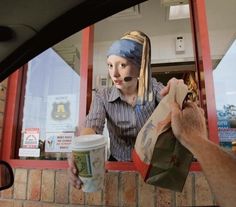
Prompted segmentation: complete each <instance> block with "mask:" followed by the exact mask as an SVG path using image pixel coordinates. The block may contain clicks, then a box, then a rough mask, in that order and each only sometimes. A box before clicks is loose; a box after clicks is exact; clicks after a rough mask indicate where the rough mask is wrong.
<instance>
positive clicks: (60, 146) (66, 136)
mask: <svg viewBox="0 0 236 207" xmlns="http://www.w3.org/2000/svg"><path fill="white" fill-rule="evenodd" d="M73 138H74V133H71V132H64V133H56V132H55V133H53V132H48V133H46V141H45V152H71V142H72V139H73Z"/></svg>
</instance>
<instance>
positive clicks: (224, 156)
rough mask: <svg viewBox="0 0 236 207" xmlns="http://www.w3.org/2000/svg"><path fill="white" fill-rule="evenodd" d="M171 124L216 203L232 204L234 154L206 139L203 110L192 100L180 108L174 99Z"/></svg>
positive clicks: (235, 168) (228, 206) (235, 186)
mask: <svg viewBox="0 0 236 207" xmlns="http://www.w3.org/2000/svg"><path fill="white" fill-rule="evenodd" d="M171 126H172V130H173V132H174V134H175V136H176V138H177V139H179V141H180V142H181V143H182V144H183V145H184V146H185V147H186V148H188V149H189V150H190V151H191V152H192V153H193V154H194V156H195V157H196V158H197V160H198V161H199V163H200V165H201V167H202V170H203V172H204V174H205V176H206V178H207V180H208V183H209V185H210V187H211V190H212V192H213V193H214V195H215V197H216V199H217V201H218V204H219V205H220V206H222V207H232V206H235V203H236V196H235V192H236V158H235V157H234V156H233V155H232V154H230V153H228V152H226V151H224V150H223V149H221V148H220V147H219V146H218V145H216V144H214V143H213V142H211V141H209V140H208V139H207V129H206V120H205V117H204V113H203V110H202V109H200V108H199V107H197V105H196V104H194V103H188V104H187V107H185V108H184V110H182V111H181V110H180V109H179V106H178V105H177V104H176V103H174V104H173V105H172V112H171Z"/></svg>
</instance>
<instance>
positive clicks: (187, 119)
mask: <svg viewBox="0 0 236 207" xmlns="http://www.w3.org/2000/svg"><path fill="white" fill-rule="evenodd" d="M171 127H172V130H173V133H174V135H175V136H176V138H177V139H179V141H180V142H181V143H182V144H183V145H184V146H185V147H186V148H188V149H189V150H190V151H191V148H192V144H193V141H195V140H193V139H199V138H207V128H206V119H205V117H204V111H203V109H201V108H199V107H198V106H197V105H196V104H195V103H192V102H187V103H185V104H184V109H183V110H180V107H179V105H178V104H177V103H176V102H174V103H173V104H172V105H171Z"/></svg>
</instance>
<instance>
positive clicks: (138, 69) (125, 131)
mask: <svg viewBox="0 0 236 207" xmlns="http://www.w3.org/2000/svg"><path fill="white" fill-rule="evenodd" d="M150 60H151V45H150V40H149V38H148V37H147V35H145V34H144V33H142V32H139V31H132V32H129V33H127V34H125V35H124V36H123V37H122V38H121V39H120V40H118V41H115V42H114V43H113V44H112V45H111V47H110V49H109V50H108V52H107V66H108V71H109V75H110V77H111V79H112V81H113V86H112V87H110V88H105V89H101V90H98V91H97V92H96V93H95V96H94V98H93V102H92V104H91V107H90V111H89V114H88V116H87V118H86V121H85V125H84V128H83V129H82V130H81V131H80V135H85V134H102V133H103V128H104V124H105V120H107V128H108V131H109V137H110V153H111V155H110V157H109V161H131V160H132V159H131V150H132V148H133V147H134V144H135V140H136V137H137V135H138V132H139V131H140V129H141V128H142V127H143V125H144V124H145V122H146V121H147V119H148V118H149V116H150V115H151V114H152V112H153V111H154V109H155V108H156V107H157V105H158V103H159V102H160V100H161V98H162V95H161V93H162V92H163V93H164V92H165V88H164V86H163V84H162V83H160V82H157V81H156V80H155V79H154V78H151V68H150V62H151V61H150ZM171 81H178V80H176V79H172V80H171ZM68 161H69V166H70V167H69V174H70V181H71V183H72V184H73V186H75V187H77V188H80V187H81V181H80V180H78V177H77V174H78V172H77V169H76V167H75V165H74V162H73V158H69V159H68Z"/></svg>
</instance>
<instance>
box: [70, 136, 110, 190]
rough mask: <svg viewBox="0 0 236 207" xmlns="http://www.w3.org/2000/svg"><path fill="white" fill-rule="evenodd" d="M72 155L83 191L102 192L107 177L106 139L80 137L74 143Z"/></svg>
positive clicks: (100, 137) (102, 137)
mask: <svg viewBox="0 0 236 207" xmlns="http://www.w3.org/2000/svg"><path fill="white" fill-rule="evenodd" d="M72 153H73V156H74V160H75V164H76V166H77V168H78V170H79V177H80V179H81V181H82V182H83V185H82V190H83V191H84V192H96V191H100V190H102V189H103V186H104V177H105V154H106V140H105V137H104V136H103V135H98V134H90V135H82V136H78V137H76V138H75V139H74V141H73V143H72Z"/></svg>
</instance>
